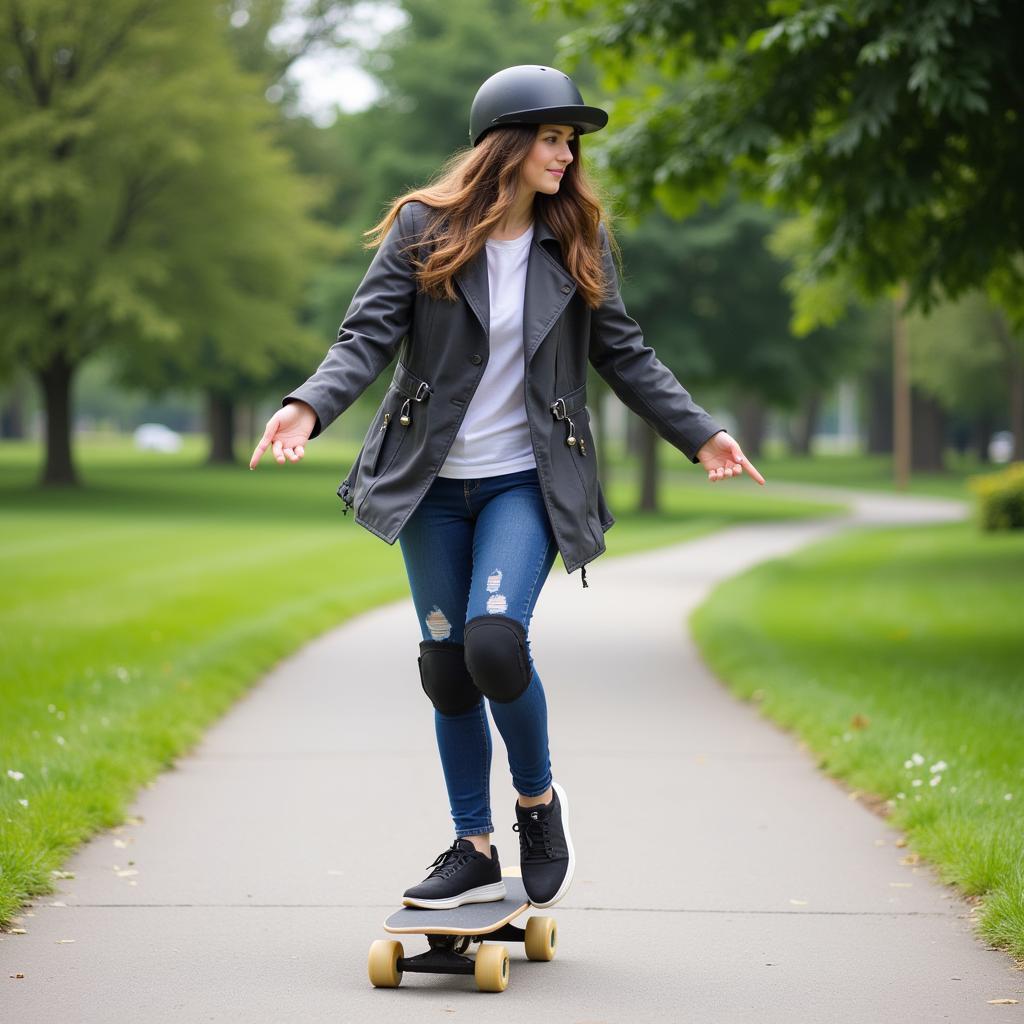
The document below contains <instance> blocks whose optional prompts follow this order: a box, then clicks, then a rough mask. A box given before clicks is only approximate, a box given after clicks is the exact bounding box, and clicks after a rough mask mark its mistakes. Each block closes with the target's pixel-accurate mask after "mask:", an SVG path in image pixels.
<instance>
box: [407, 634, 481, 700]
mask: <svg viewBox="0 0 1024 1024" xmlns="http://www.w3.org/2000/svg"><path fill="white" fill-rule="evenodd" d="M416 663H417V664H418V665H419V667H420V683H421V684H422V685H423V692H424V693H425V694H426V695H427V696H428V697H429V698H430V703H431V704H433V705H434V707H435V708H437V710H438V711H440V712H441V714H442V715H461V714H463V713H464V712H466V711H469V710H470V709H471V708H472V707H474V706H475V705H477V704H479V703H480V691H479V690H478V689H477V688H476V686H474V685H473V677H472V676H471V675H470V674H469V670H468V669H467V668H466V649H465V647H463V645H462V644H455V643H449V642H447V641H443V640H424V641H423V642H422V643H421V644H420V656H419V657H418V658H417V659H416Z"/></svg>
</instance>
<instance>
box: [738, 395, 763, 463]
mask: <svg viewBox="0 0 1024 1024" xmlns="http://www.w3.org/2000/svg"><path fill="white" fill-rule="evenodd" d="M736 419H737V421H738V423H739V430H740V437H738V438H736V440H737V441H739V444H740V448H742V449H743V454H744V455H746V456H747V457H748V458H751V459H756V458H758V456H760V455H761V449H762V446H763V445H764V432H765V427H766V426H767V422H768V410H767V407H766V406H765V404H764V402H763V400H762V399H761V398H760V397H759V396H757V395H752V394H749V393H747V394H744V395H743V396H741V398H740V399H739V401H738V402H737V403H736Z"/></svg>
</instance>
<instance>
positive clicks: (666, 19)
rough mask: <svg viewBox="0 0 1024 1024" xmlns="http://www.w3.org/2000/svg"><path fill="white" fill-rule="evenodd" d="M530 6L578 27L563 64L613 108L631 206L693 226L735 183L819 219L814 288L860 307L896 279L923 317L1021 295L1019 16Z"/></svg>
mask: <svg viewBox="0 0 1024 1024" xmlns="http://www.w3.org/2000/svg"><path fill="white" fill-rule="evenodd" d="M542 6H543V7H544V8H556V9H559V10H561V11H563V12H565V13H568V14H570V15H574V16H576V17H580V18H587V19H588V24H587V27H584V28H581V29H578V30H576V31H575V32H573V33H571V34H570V35H569V36H567V37H566V39H565V40H564V41H563V50H562V53H563V56H564V57H565V59H566V60H567V61H569V63H570V64H571V63H572V61H573V60H574V59H578V58H579V57H580V56H581V55H587V56H589V57H591V58H592V59H593V61H594V62H595V63H596V64H597V65H598V66H599V67H600V68H601V69H602V70H603V71H604V72H605V73H606V74H607V76H608V83H609V86H610V87H614V88H617V89H618V88H621V89H623V90H624V91H625V92H626V93H627V95H626V97H625V98H623V99H621V100H619V101H617V102H616V103H615V105H614V110H613V112H612V122H611V123H612V125H613V126H614V128H615V130H614V132H611V133H609V136H608V139H607V140H605V141H607V142H608V143H609V146H608V149H607V153H606V156H607V160H608V162H609V165H610V166H611V167H612V168H613V169H614V170H615V172H616V174H617V177H618V179H619V180H620V181H621V182H622V183H623V186H624V187H623V188H622V201H623V202H624V203H626V204H627V205H641V206H642V205H644V204H645V203H647V202H649V201H650V199H651V198H652V197H657V198H658V199H659V200H660V201H661V202H662V203H663V204H664V205H665V206H666V208H668V209H669V210H674V211H677V212H679V211H684V210H689V209H693V208H694V206H695V204H696V202H697V200H698V199H699V198H700V197H708V196H714V195H717V194H720V193H721V192H722V190H723V189H724V188H725V187H726V185H727V183H728V182H729V181H730V180H738V181H740V182H741V183H742V184H743V186H744V187H745V188H747V189H748V190H751V191H755V192H757V193H758V194H760V195H764V196H769V197H771V198H773V199H774V200H776V201H778V202H780V203H782V204H784V205H785V206H787V207H788V208H790V209H805V208H806V207H808V206H811V207H813V209H814V212H815V218H814V229H815V246H816V249H815V258H814V260H813V262H812V265H811V267H810V268H809V270H810V272H812V273H814V274H816V275H818V276H827V275H828V273H829V272H831V270H833V269H834V268H836V267H838V266H843V267H846V268H847V270H848V272H849V273H850V275H851V277H852V279H853V280H854V281H855V282H856V283H857V285H858V287H859V288H861V289H862V290H865V291H868V292H872V293H874V292H878V291H880V290H882V289H884V288H886V287H888V286H890V285H892V284H894V283H895V282H897V281H900V280H905V281H907V283H908V285H909V288H910V296H911V301H912V304H915V305H917V306H919V307H922V308H928V306H929V305H930V304H931V303H932V302H934V301H935V300H936V299H937V298H938V297H940V296H942V295H944V296H946V297H956V296H957V295H959V294H961V293H962V292H965V291H967V290H969V289H971V288H973V287H978V286H980V287H988V288H990V289H995V288H998V289H999V290H1000V292H1001V294H1002V295H1004V296H1011V295H1012V294H1013V293H1014V292H1016V293H1017V294H1020V293H1021V292H1022V291H1024V288H1022V285H1024V258H1022V253H1024V191H1022V190H1021V188H1020V182H1021V181H1024V130H1022V128H1024V124H1022V115H1024V74H1022V72H1021V66H1020V61H1019V47H1020V40H1021V39H1022V38H1024V6H1022V5H1020V4H1019V3H1015V2H1013V0H904V2H900V3H891V2H888V0H842V2H826V0H809V2H808V0H800V2H797V0H730V2H729V3H726V4H715V3H710V4H709V3H704V2H702V0H643V2H641V3H636V2H634V0H547V2H545V3H543V4H542ZM652 72H655V73H656V74H654V75H653V76H652ZM637 81H641V82H643V83H644V84H643V87H642V88H640V89H636V88H631V84H632V83H635V82H637ZM1022 308H1024V304H1022Z"/></svg>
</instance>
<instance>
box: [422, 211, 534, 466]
mask: <svg viewBox="0 0 1024 1024" xmlns="http://www.w3.org/2000/svg"><path fill="white" fill-rule="evenodd" d="M532 241H533V225H532V224H531V225H530V227H529V228H527V230H526V232H525V233H524V234H522V235H520V236H519V237H518V238H513V239H511V240H509V241H498V240H495V239H488V240H487V242H486V243H485V246H486V249H487V287H488V289H489V291H490V296H491V331H490V336H489V339H488V341H489V347H490V356H489V357H488V359H487V366H486V367H484V375H483V377H482V378H481V379H480V384H479V386H478V387H477V389H476V392H475V394H474V395H473V400H472V401H471V402H470V403H469V408H468V409H467V410H466V415H465V417H464V418H463V420H462V425H461V426H460V427H459V433H458V435H457V436H456V438H455V440H454V442H453V443H452V447H451V451H449V453H448V458H447V459H445V461H444V465H442V466H441V469H440V472H439V473H438V475H439V476H446V477H454V478H456V479H458V480H467V479H470V478H477V477H485V476H497V475H498V474H500V473H515V472H516V471H518V470H522V469H529V468H530V467H531V466H536V465H537V461H536V459H535V458H534V455H533V444H532V442H531V440H530V425H529V423H528V421H527V419H526V403H525V399H524V397H523V373H524V365H523V304H524V301H525V298H526V266H527V263H528V262H529V259H530V244H531V243H532Z"/></svg>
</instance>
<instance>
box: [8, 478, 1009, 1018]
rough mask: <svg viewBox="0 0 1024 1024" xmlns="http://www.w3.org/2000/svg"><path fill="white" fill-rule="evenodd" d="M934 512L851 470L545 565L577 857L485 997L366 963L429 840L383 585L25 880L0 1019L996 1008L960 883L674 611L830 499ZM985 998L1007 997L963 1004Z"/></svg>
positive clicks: (1004, 963)
mask: <svg viewBox="0 0 1024 1024" xmlns="http://www.w3.org/2000/svg"><path fill="white" fill-rule="evenodd" d="M777 486H778V485H777ZM778 489H779V490H780V491H781V490H782V488H781V486H779V487H778ZM802 490H803V491H805V492H807V493H809V489H802ZM813 490H814V491H815V492H816V493H823V494H825V493H830V492H827V491H823V490H822V489H813ZM831 493H836V492H831ZM844 493H848V492H844ZM961 512H962V509H961V506H959V505H958V504H956V503H951V502H943V501H927V500H924V499H899V498H896V497H891V498H887V497H882V496H875V497H868V496H862V497H859V498H857V500H856V512H855V515H854V516H853V517H852V519H846V520H843V521H829V522H811V523H799V524H794V523H789V524H778V525H758V526H744V527H737V528H734V529H728V530H725V531H723V532H721V533H718V534H716V535H714V536H710V537H706V538H704V539H701V540H697V541H694V542H691V543H687V544H682V545H678V546H676V547H673V548H669V549H663V550H659V551H655V552H651V553H647V554H642V555H636V556H630V557H623V558H605V559H601V560H599V561H598V562H596V563H594V565H593V567H592V571H591V573H590V574H589V582H590V583H591V586H590V588H589V589H587V590H582V589H581V588H580V586H579V580H578V577H577V576H573V577H571V578H570V577H568V576H566V574H565V573H564V572H563V571H562V570H561V567H560V564H559V565H556V568H555V571H554V572H553V573H552V576H551V578H550V580H549V581H548V584H547V586H546V588H545V590H544V591H543V593H542V595H541V598H540V601H539V607H538V610H537V613H536V616H535V620H534V625H533V632H532V636H533V651H534V655H535V658H536V660H537V664H538V666H539V668H540V671H541V675H542V677H543V679H544V683H545V687H546V690H547V693H548V700H549V709H550V726H551V735H552V758H553V764H554V771H555V775H556V778H558V779H559V780H560V781H561V782H562V783H563V784H564V785H565V787H566V789H567V791H568V794H569V796H570V799H571V806H572V814H573V817H572V822H573V837H574V841H575V845H576V849H577V855H578V866H577V873H576V880H575V882H574V884H573V887H572V889H571V890H570V892H569V895H568V896H567V898H566V899H565V900H564V901H563V902H562V903H561V904H559V905H558V906H557V907H556V908H554V909H553V910H552V911H546V912H545V913H553V914H554V915H555V916H556V917H557V920H558V922H559V929H560V941H559V952H558V956H557V957H556V959H555V961H554V962H552V963H531V962H529V961H527V960H526V959H525V957H524V955H523V953H522V950H521V948H516V947H513V948H512V949H511V954H512V958H513V959H512V971H511V982H510V985H509V988H508V990H507V991H506V992H505V993H503V994H501V995H483V994H479V993H477V992H476V991H475V989H474V987H473V982H472V979H470V978H444V977H434V976H424V975H419V976H410V977H407V978H406V979H405V982H404V983H403V985H402V987H401V988H400V989H397V990H375V989H373V988H372V987H371V986H370V985H369V983H368V981H367V978H366V966H365V963H366V952H367V949H368V947H369V945H370V942H371V941H372V940H373V939H375V938H383V937H385V936H384V932H383V931H382V930H381V928H380V922H381V920H382V919H383V917H384V915H385V913H386V912H388V911H389V910H390V909H391V908H392V907H393V905H394V904H395V902H396V897H397V895H398V893H400V892H401V890H402V889H403V888H405V887H406V886H407V885H409V884H411V882H413V881H416V880H418V879H419V878H420V877H422V876H423V875H424V874H425V873H426V872H425V870H424V866H425V865H426V864H428V863H429V861H430V860H431V859H432V858H433V856H434V855H435V853H436V852H437V851H438V850H440V849H442V848H444V846H446V845H447V844H448V843H449V842H450V836H449V821H448V817H447V800H446V797H445V793H444V789H443V783H442V780H441V774H440V770H439V766H438V763H437V754H436V751H435V748H434V738H433V732H432V720H431V715H432V711H431V708H430V705H429V704H428V702H427V701H426V699H425V698H423V696H422V694H421V693H420V691H419V684H418V677H417V675H416V670H415V660H414V658H415V653H416V651H415V648H416V643H417V641H418V639H419V634H418V630H417V626H416V623H415V620H414V613H413V611H412V606H411V604H410V603H408V602H401V603H398V604H394V605H391V606H388V607H385V608H380V609H377V610H375V611H372V612H369V613H367V614H365V615H362V616H360V617H359V618H358V619H355V620H353V621H351V622H349V623H348V624H347V625H345V626H344V627H342V628H340V629H338V630H336V631H334V632H332V633H330V634H328V635H326V636H324V637H322V638H320V639H319V640H317V641H315V642H314V643H311V644H309V645H308V646H307V647H305V648H304V649H303V650H301V651H299V652H298V653H297V654H296V655H294V656H293V657H292V658H290V659H288V660H287V661H285V662H283V663H281V664H280V665H279V666H278V667H277V668H275V670H274V671H273V672H271V673H270V674H269V675H268V676H267V677H266V679H265V680H264V681H263V682H262V683H261V685H259V686H257V687H256V688H254V689H253V690H252V691H251V693H250V694H249V695H248V696H247V697H246V698H245V699H243V700H242V701H240V702H239V704H238V705H237V706H236V707H235V708H234V709H233V710H232V711H231V712H230V713H229V714H228V715H227V716H226V717H225V718H224V719H223V720H222V721H221V722H219V723H218V724H217V725H216V726H215V727H214V728H212V729H211V730H210V731H209V733H208V734H207V735H206V737H205V738H204V740H203V741H202V743H201V744H200V745H199V746H198V747H197V748H196V750H195V751H194V752H193V753H192V754H191V755H190V756H187V757H183V758H182V759H181V760H180V762H179V763H178V765H177V767H176V768H175V769H174V770H171V771H169V772H166V773H165V774H163V775H162V776H161V777H160V778H159V779H157V780H156V781H155V783H154V784H153V785H152V786H151V787H150V788H148V789H145V790H143V791H142V792H141V793H140V795H139V797H138V799H137V800H136V802H135V804H134V806H133V813H134V814H135V815H137V817H138V821H137V823H133V824H130V825H127V826H123V827H121V828H119V829H116V830H114V832H112V833H106V834H104V835H101V836H99V837H98V838H97V839H96V840H95V841H94V842H92V843H90V844H89V845H87V846H86V847H84V848H83V849H82V850H81V851H80V852H79V853H78V854H77V855H76V856H75V857H73V858H72V860H71V861H70V863H69V864H68V865H67V867H68V869H69V870H71V871H73V872H75V875H76V877H75V879H74V880H68V881H64V882H62V883H60V887H61V892H60V894H59V895H57V896H55V897H47V898H45V899H41V900H39V901H37V903H36V905H35V906H34V908H32V909H31V910H30V913H31V914H32V916H26V917H25V919H24V921H25V927H26V928H27V930H28V934H26V935H20V936H14V935H7V936H3V937H2V938H0V961H2V964H3V968H4V970H3V975H4V990H3V994H2V996H0V1018H2V1019H3V1020H9V1021H18V1022H19V1024H50V1022H54V1024H56V1022H61V1024H63V1022H67V1021H71V1022H79V1024H91V1022H103V1024H112V1022H133V1024H135V1022H138V1024H162V1022H172V1021H173V1022H179V1021H180V1022H189V1024H192V1022H197V1021H227V1022H232V1024H235V1022H280V1021H302V1022H312V1021H325V1022H326V1021H331V1022H347V1021H354V1022H355V1021H358V1022H364V1021H408V1022H415V1024H421V1022H424V1021H431V1020H437V1021H441V1020H456V1021H458V1020H464V1021H500V1022H516V1021H545V1022H561V1021H566V1022H579V1024H585V1022H587V1024H595V1022H599V1021H600V1022H628V1024H636V1022H655V1021H657V1022H673V1024H674V1022H699V1024H739V1022H747V1021H750V1022H754V1021H756V1022H758V1024H766V1022H767V1024H770V1022H785V1024H803V1022H815V1024H817V1022H845V1021H850V1022H854V1021H855V1022H857V1024H888V1022H892V1024H917V1022H931V1021H953V1022H962V1024H977V1022H989V1021H991V1022H998V1024H1002V1022H1024V974H1022V973H1021V972H1020V971H1018V970H1015V969H1014V965H1013V963H1012V961H1011V960H1010V959H1009V958H1008V957H1007V956H1005V954H1002V953H999V952H996V951H992V950H988V949H986V947H985V945H984V944H983V943H981V942H979V941H978V940H977V939H976V938H975V937H974V936H973V934H972V931H971V927H970V924H969V921H968V909H969V908H968V907H967V905H966V904H965V903H963V902H962V901H961V900H960V899H959V898H958V897H956V895H955V894H954V893H953V892H952V891H951V890H948V889H946V888H945V887H943V886H941V885H939V884H937V883H936V882H934V881H933V878H932V875H931V873H930V871H929V869H927V868H924V867H910V866H904V865H902V864H901V863H900V861H901V858H902V857H903V856H904V852H905V851H903V850H900V849H898V848H897V847H896V846H895V840H896V839H897V838H898V833H897V832H895V831H894V830H893V829H891V828H890V827H888V826H887V825H886V824H885V822H884V821H882V820H881V819H879V818H878V817H876V816H875V815H873V814H871V813H870V812H869V811H867V810H866V809H865V808H864V807H862V806H861V805H860V804H859V803H857V802H855V801H852V800H850V799H849V798H848V797H847V795H846V793H845V792H844V790H843V789H842V788H841V787H840V786H838V785H836V784H835V783H834V782H832V781H830V780H828V779H827V778H825V777H824V776H822V775H821V774H820V773H819V772H818V771H817V769H816V768H815V766H814V763H813V760H812V759H811V758H810V757H809V756H808V755H807V754H806V753H805V752H803V751H802V750H801V749H800V748H799V746H798V744H797V743H796V741H795V740H794V739H793V738H792V737H791V736H789V735H787V734H785V733H783V732H781V731H780V730H778V729H777V728H775V727H774V726H773V725H771V724H769V723H768V722H766V721H765V720H764V719H762V718H760V717H759V715H758V713H757V711H756V710H755V709H754V708H753V707H752V706H750V705H747V704H744V703H741V702H739V701H737V700H735V699H734V698H733V697H731V696H730V695H729V694H728V692H727V691H726V690H725V689H724V687H722V686H721V685H720V684H719V683H718V682H717V681H716V680H715V679H714V677H713V676H711V674H710V673H709V672H708V671H707V670H706V669H705V667H704V666H703V664H702V663H701V661H700V659H699V658H698V656H697V653H696V651H695V649H694V647H693V645H692V644H691V642H690V640H689V638H688V637H687V635H686V633H685V629H684V621H685V616H686V615H687V613H688V612H689V611H690V610H691V609H692V608H693V607H694V606H695V605H697V604H698V603H699V602H700V601H701V600H702V599H703V598H704V596H705V595H706V593H707V592H708V589H709V588H710V587H712V586H713V585H714V584H715V583H717V582H718V581H719V580H721V579H723V578H724V577H727V576H730V575H732V574H734V573H737V572H740V571H741V570H743V569H745V568H746V567H748V566H750V565H753V564H755V563H757V562H760V561H762V560H764V559H767V558H772V557H775V556H778V555H784V554H787V553H789V552H791V551H793V550H795V549H797V548H799V547H801V546H802V545H804V544H807V543H809V542H811V541H814V540H816V539H818V538H821V537H824V536H826V535H829V534H831V533H833V532H835V531H836V530H838V529H841V528H842V526H843V525H844V524H848V523H850V522H873V523H884V522H888V521H900V522H908V521H925V520H941V519H947V518H952V517H956V516H958V515H960V514H961ZM494 755H495V756H494V770H493V778H492V792H493V795H494V800H495V804H494V806H495V812H496V820H495V825H496V828H497V833H496V837H495V838H496V843H497V846H498V848H499V850H500V852H501V854H502V855H503V857H504V862H505V864H506V865H509V864H515V863H516V861H517V848H516V845H515V834H514V833H513V832H512V831H511V825H512V822H513V821H514V813H513V801H514V792H513V790H512V786H511V782H510V781H509V777H508V772H507V768H506V765H505V758H504V748H503V747H502V745H501V741H500V738H499V737H498V734H497V732H495V750H494ZM126 871H128V872H136V873H134V874H125V872H126ZM67 940H73V941H67ZM419 941H420V940H417V939H416V938H415V937H413V938H412V939H411V940H410V941H409V943H408V944H407V946H406V949H407V952H418V951H419V948H420V946H419ZM16 972H23V973H24V975H25V977H24V978H22V979H20V980H12V978H11V976H12V975H14V974H15V973H16ZM999 998H1018V999H1021V1000H1022V1002H1021V1003H1020V1004H1018V1005H990V1004H989V1003H988V1000H991V999H999Z"/></svg>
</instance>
